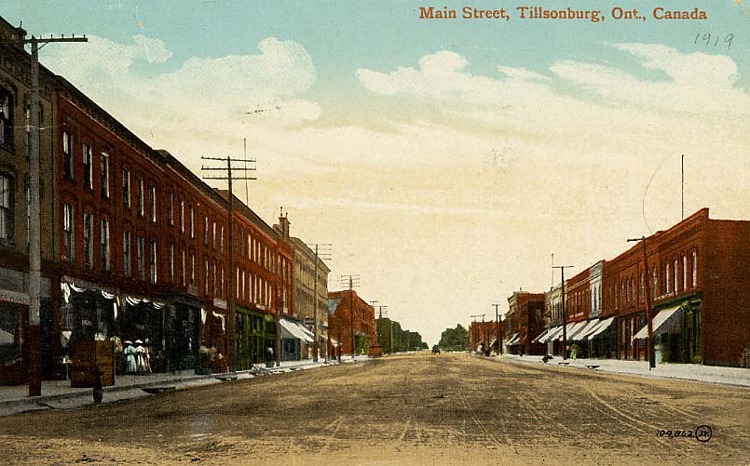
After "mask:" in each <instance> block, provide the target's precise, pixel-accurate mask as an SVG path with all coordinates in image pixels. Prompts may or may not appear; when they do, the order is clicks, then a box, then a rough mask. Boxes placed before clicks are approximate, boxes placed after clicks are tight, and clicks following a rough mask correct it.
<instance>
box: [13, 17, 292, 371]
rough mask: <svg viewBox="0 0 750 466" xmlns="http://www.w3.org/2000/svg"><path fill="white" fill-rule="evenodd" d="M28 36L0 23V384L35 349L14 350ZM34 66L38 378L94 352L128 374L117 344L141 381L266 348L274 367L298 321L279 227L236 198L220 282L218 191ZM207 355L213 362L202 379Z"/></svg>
mask: <svg viewBox="0 0 750 466" xmlns="http://www.w3.org/2000/svg"><path fill="white" fill-rule="evenodd" d="M24 35H25V32H24V31H23V30H20V29H17V28H14V27H12V26H11V25H9V24H8V23H6V22H5V21H4V20H1V19H0V36H2V38H3V40H2V41H0V51H2V54H1V55H0V253H1V254H2V255H3V257H5V258H6V260H4V261H2V265H1V266H0V362H1V363H2V364H0V383H22V382H24V381H25V379H26V377H27V373H26V370H25V363H26V355H27V353H28V351H39V349H38V348H36V347H34V348H31V349H27V348H23V345H22V342H24V341H28V338H27V333H28V328H27V321H28V306H29V295H28V290H27V285H26V284H27V283H28V278H26V277H27V276H28V273H27V271H28V264H29V259H28V253H27V243H28V233H27V231H28V228H27V225H28V221H27V217H26V194H25V192H26V189H27V188H28V158H27V155H28V135H27V134H26V131H25V128H26V125H27V121H26V117H27V112H26V108H27V107H28V105H29V104H28V101H29V97H28V94H29V84H28V79H29V73H28V70H29V69H30V60H29V56H28V53H26V52H25V50H24V49H23V43H22V40H23V38H24ZM6 39H7V40H6ZM40 68H41V69H40V71H41V73H40V75H41V76H40V81H41V86H40V87H41V91H40V94H41V112H40V113H41V115H40V116H41V119H40V121H41V125H42V127H43V128H42V131H41V137H40V139H41V140H40V153H41V167H42V171H41V173H40V185H41V190H40V191H41V212H40V213H41V219H42V225H41V234H42V236H41V238H42V241H41V249H42V275H43V279H42V307H41V314H42V315H41V317H42V319H41V321H42V327H41V332H42V335H41V338H42V344H41V358H42V361H43V368H42V369H43V373H44V377H46V378H56V377H60V376H62V375H63V374H65V373H66V372H70V371H69V370H68V369H73V370H74V371H75V367H74V366H75V365H76V361H77V360H79V359H81V358H84V356H83V354H84V352H85V354H86V356H85V357H89V355H91V354H94V353H91V352H90V349H91V348H94V345H96V348H99V347H100V346H101V345H109V347H111V349H112V350H111V353H113V356H112V357H111V358H109V362H106V361H96V362H97V363H101V364H110V366H109V367H110V368H111V372H112V373H114V372H128V371H131V370H130V369H131V368H130V367H129V366H128V364H126V363H125V362H126V360H127V358H126V357H125V356H124V354H125V352H126V346H127V345H126V341H130V342H131V343H132V345H131V346H133V347H136V346H141V347H142V352H144V353H147V354H148V358H147V359H148V362H149V364H148V367H146V366H142V365H140V364H139V367H138V371H139V372H148V371H165V370H182V369H196V370H198V369H200V370H212V371H224V370H227V369H228V368H229V367H236V368H239V369H242V368H248V367H249V366H250V365H251V364H253V363H258V362H261V361H264V360H265V359H266V356H267V351H266V350H267V349H268V348H269V347H270V348H271V353H272V354H273V353H275V356H276V358H277V360H278V354H279V330H278V327H279V323H280V321H281V319H283V318H285V317H289V318H292V317H294V298H293V293H292V289H293V288H292V286H293V280H292V269H293V268H292V261H293V251H292V246H291V241H290V238H289V222H288V220H287V219H286V218H285V217H284V218H280V219H279V225H278V226H277V227H276V228H272V227H270V226H269V225H268V224H266V223H265V222H264V221H263V220H262V219H261V218H260V217H258V216H257V215H256V214H255V213H254V212H253V211H252V210H251V209H249V208H248V207H247V206H245V205H244V204H242V203H241V202H240V201H239V200H237V199H236V198H235V202H234V206H235V215H234V225H235V229H234V231H235V235H234V238H233V242H232V246H233V248H232V249H233V254H232V256H233V257H234V258H235V264H234V270H229V253H230V244H229V238H230V235H229V227H228V200H227V197H226V193H221V192H219V191H217V190H215V189H213V188H211V187H210V186H208V185H207V184H206V183H204V182H203V181H202V180H201V179H200V178H199V177H198V176H196V175H195V174H194V173H192V172H191V171H190V170H188V169H187V168H186V167H185V166H184V165H183V164H182V163H181V162H180V161H179V160H177V158H175V157H174V156H172V155H171V154H170V153H169V152H166V151H157V150H154V149H153V148H151V147H149V146H148V145H147V144H146V143H145V142H143V141H142V140H141V139H140V138H138V137H137V136H136V135H134V134H133V133H132V132H130V131H129V130H128V129H127V128H126V127H124V126H123V125H122V124H121V123H120V122H118V121H117V120H116V119H115V118H114V117H113V116H112V115H110V114H108V113H107V112H106V111H105V110H103V109H102V108H101V107H100V106H98V105H97V104H96V103H95V102H93V101H92V100H91V99H89V98H88V97H87V96H86V95H84V94H83V93H82V92H80V91H79V90H78V89H76V88H75V87H74V86H73V85H72V84H70V83H69V82H67V81H66V80H65V79H64V78H62V77H60V76H56V75H54V74H52V73H50V72H49V71H48V70H46V69H45V68H44V67H40ZM230 283H231V284H232V286H230ZM230 288H231V289H232V290H233V292H232V298H233V299H232V300H231V301H234V302H236V303H237V306H236V309H237V312H236V315H237V318H236V319H231V318H230V315H229V314H230V312H229V309H230V306H229V302H230V299H229V298H230V296H229V290H230ZM235 345H236V346H235ZM211 347H213V348H215V349H216V354H217V357H216V358H214V359H213V360H212V361H211V362H210V367H206V366H205V361H204V359H206V358H205V357H204V356H205V355H206V354H210V353H213V352H210V351H209V348H211ZM81 348H85V351H84V350H83V349H81ZM233 348H235V349H236V355H237V359H236V360H235V361H230V360H229V355H231V354H232V353H233V351H232V350H233ZM79 350H80V351H79ZM97 351H98V350H97ZM77 352H78V353H80V354H76V353H77ZM96 354H97V356H96V357H97V358H98V357H99V356H98V354H99V353H96ZM145 360H146V358H142V357H141V358H139V359H138V361H139V362H140V361H145ZM230 363H231V364H230Z"/></svg>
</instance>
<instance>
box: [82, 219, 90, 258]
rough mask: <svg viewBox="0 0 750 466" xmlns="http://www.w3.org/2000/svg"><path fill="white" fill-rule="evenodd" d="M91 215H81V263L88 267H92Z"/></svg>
mask: <svg viewBox="0 0 750 466" xmlns="http://www.w3.org/2000/svg"><path fill="white" fill-rule="evenodd" d="M91 229H92V228H91V214H90V213H88V212H84V213H83V263H84V264H85V265H87V266H89V267H91V265H92V251H91Z"/></svg>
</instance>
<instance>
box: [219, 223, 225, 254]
mask: <svg viewBox="0 0 750 466" xmlns="http://www.w3.org/2000/svg"><path fill="white" fill-rule="evenodd" d="M219 254H221V255H223V254H224V227H221V235H220V238H219Z"/></svg>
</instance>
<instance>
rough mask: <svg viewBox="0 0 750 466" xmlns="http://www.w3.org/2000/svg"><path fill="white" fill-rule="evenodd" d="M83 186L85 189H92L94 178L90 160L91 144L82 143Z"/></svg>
mask: <svg viewBox="0 0 750 466" xmlns="http://www.w3.org/2000/svg"><path fill="white" fill-rule="evenodd" d="M82 152H83V187H84V188H86V189H94V180H93V174H92V166H91V165H92V160H91V146H90V145H88V144H83V146H82Z"/></svg>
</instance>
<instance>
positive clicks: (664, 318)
mask: <svg viewBox="0 0 750 466" xmlns="http://www.w3.org/2000/svg"><path fill="white" fill-rule="evenodd" d="M681 315H682V306H675V307H671V308H668V309H662V310H661V311H659V312H657V313H656V315H655V316H654V317H653V318H652V319H651V332H652V335H653V336H654V337H656V336H659V335H661V334H662V333H667V332H668V331H669V330H671V329H672V328H673V327H674V326H675V325H676V324H677V323H678V322H679V318H680V316H681ZM647 336H648V322H647V323H646V325H644V326H643V328H642V329H640V330H639V331H638V333H636V334H635V336H634V337H633V340H640V339H644V338H646V337H647Z"/></svg>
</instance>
